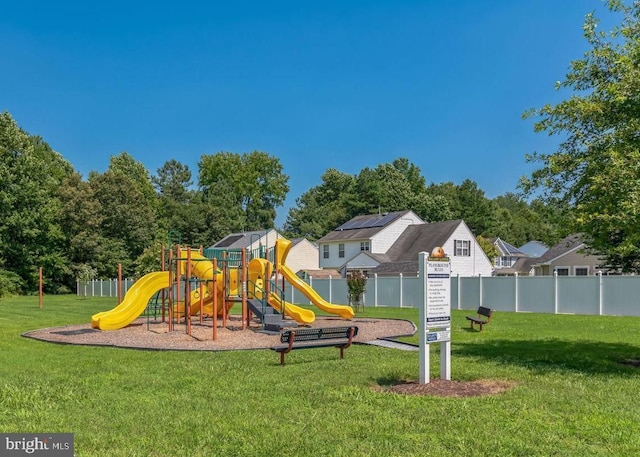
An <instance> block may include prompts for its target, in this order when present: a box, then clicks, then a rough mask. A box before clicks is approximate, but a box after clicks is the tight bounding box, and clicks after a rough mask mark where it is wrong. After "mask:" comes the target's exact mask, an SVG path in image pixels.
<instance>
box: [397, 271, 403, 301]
mask: <svg viewBox="0 0 640 457" xmlns="http://www.w3.org/2000/svg"><path fill="white" fill-rule="evenodd" d="M398 278H399V279H400V308H402V273H400V275H399V276H398Z"/></svg>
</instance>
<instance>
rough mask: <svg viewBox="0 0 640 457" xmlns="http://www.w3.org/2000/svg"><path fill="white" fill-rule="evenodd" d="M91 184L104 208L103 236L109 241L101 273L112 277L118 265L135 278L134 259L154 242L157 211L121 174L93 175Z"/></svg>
mask: <svg viewBox="0 0 640 457" xmlns="http://www.w3.org/2000/svg"><path fill="white" fill-rule="evenodd" d="M89 183H90V185H91V188H92V190H93V193H94V195H95V198H96V200H97V201H98V202H99V204H100V207H101V209H102V214H103V219H102V224H101V232H102V236H103V237H104V238H105V239H106V240H109V242H108V243H107V242H105V244H104V245H103V246H101V249H100V251H101V252H100V254H99V255H98V258H99V261H100V265H99V266H98V272H99V274H100V275H101V276H103V275H107V276H111V277H113V276H112V275H114V274H115V272H116V271H117V264H118V263H121V264H122V266H123V270H124V272H125V273H126V274H129V275H132V274H133V268H134V266H133V265H134V260H135V259H136V258H137V257H138V256H139V255H140V254H142V252H143V251H144V249H145V248H146V247H147V246H149V245H150V244H151V243H153V241H154V238H155V235H156V222H155V213H154V209H153V207H152V206H151V205H150V204H149V203H148V200H147V199H146V198H145V197H144V195H143V194H142V192H141V191H140V190H139V188H138V187H137V186H136V185H134V184H133V183H132V180H131V179H130V178H129V177H127V176H126V175H124V174H122V173H115V172H113V171H111V170H107V171H106V172H105V173H103V174H99V173H96V172H92V173H91V174H90V175H89Z"/></svg>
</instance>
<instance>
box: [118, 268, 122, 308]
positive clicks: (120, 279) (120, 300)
mask: <svg viewBox="0 0 640 457" xmlns="http://www.w3.org/2000/svg"><path fill="white" fill-rule="evenodd" d="M120 303H122V264H121V263H119V264H118V304H120Z"/></svg>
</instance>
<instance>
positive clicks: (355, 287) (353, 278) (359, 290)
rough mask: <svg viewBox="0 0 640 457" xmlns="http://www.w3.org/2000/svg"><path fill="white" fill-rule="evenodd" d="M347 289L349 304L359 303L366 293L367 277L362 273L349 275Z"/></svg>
mask: <svg viewBox="0 0 640 457" xmlns="http://www.w3.org/2000/svg"><path fill="white" fill-rule="evenodd" d="M347 287H348V288H349V303H359V302H360V300H362V295H363V294H364V293H365V292H366V288H367V277H366V276H365V274H364V273H363V272H362V271H361V270H358V271H352V272H350V273H347Z"/></svg>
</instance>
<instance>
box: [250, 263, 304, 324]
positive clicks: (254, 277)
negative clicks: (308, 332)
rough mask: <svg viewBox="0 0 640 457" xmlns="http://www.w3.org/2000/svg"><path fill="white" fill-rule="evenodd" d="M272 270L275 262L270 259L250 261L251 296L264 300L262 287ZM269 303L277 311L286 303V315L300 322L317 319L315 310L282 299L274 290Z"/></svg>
mask: <svg viewBox="0 0 640 457" xmlns="http://www.w3.org/2000/svg"><path fill="white" fill-rule="evenodd" d="M272 271H273V264H272V263H271V262H269V261H268V260H265V259H260V258H256V259H252V260H251V262H249V284H248V288H247V289H248V291H249V295H250V296H253V297H255V298H257V299H259V300H262V296H263V290H262V287H263V284H264V282H265V278H267V280H268V278H270V277H271V273H272ZM269 304H270V305H271V306H272V307H273V308H275V309H276V310H277V311H280V310H281V309H282V306H283V305H284V314H285V316H289V317H290V318H292V319H293V320H295V321H296V322H298V323H300V324H311V323H312V322H313V321H315V320H316V315H315V313H314V312H313V311H311V310H310V309H304V308H301V307H299V306H296V305H294V304H293V303H289V302H286V301H283V300H281V299H280V297H279V296H278V294H276V293H274V292H271V294H269Z"/></svg>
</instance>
